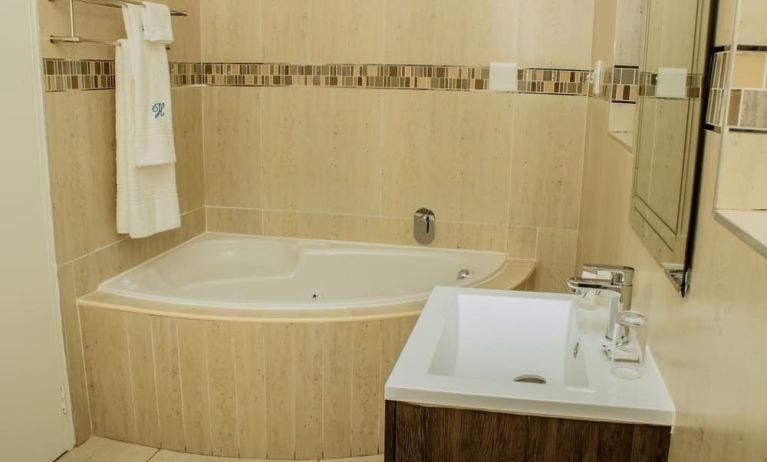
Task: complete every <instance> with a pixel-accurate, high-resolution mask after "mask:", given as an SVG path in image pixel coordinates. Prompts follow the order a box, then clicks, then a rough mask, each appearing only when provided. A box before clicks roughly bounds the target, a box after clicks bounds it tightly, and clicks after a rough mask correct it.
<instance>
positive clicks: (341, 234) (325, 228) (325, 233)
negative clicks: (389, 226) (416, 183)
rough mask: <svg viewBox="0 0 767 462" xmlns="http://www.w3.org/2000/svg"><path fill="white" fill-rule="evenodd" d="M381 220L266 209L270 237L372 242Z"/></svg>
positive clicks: (267, 230)
mask: <svg viewBox="0 0 767 462" xmlns="http://www.w3.org/2000/svg"><path fill="white" fill-rule="evenodd" d="M378 222H379V220H378V219H377V218H372V217H357V216H351V215H330V214H324V213H304V212H278V211H272V210H264V234H265V235H267V236H282V237H297V238H310V239H332V240H341V241H370V240H372V239H374V236H375V235H376V232H377V229H378Z"/></svg>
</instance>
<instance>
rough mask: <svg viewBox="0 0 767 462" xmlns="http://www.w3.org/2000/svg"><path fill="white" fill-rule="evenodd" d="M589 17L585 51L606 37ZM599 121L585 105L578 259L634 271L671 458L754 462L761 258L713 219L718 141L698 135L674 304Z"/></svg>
mask: <svg viewBox="0 0 767 462" xmlns="http://www.w3.org/2000/svg"><path fill="white" fill-rule="evenodd" d="M723 4H724V5H723V10H722V11H723V14H722V17H724V18H727V16H726V12H727V11H728V10H729V11H732V9H731V5H728V2H727V1H723ZM596 17H597V22H596V23H595V27H594V30H595V36H594V43H595V46H596V44H598V43H602V44H604V43H605V41H609V40H611V36H610V35H609V34H610V33H609V29H610V27H609V26H608V25H606V23H604V22H600V21H599V19H598V18H599V14H597V16H596ZM729 19H730V20H731V19H732V16H729ZM723 20H727V19H720V27H719V29H720V30H723V29H726V28H727V27H726V26H722V23H721V21H723ZM730 30H731V29H730ZM595 53H596V52H595ZM595 58H596V55H595ZM607 117H608V103H606V102H605V101H602V100H599V99H595V98H592V99H590V100H589V108H588V135H587V148H586V156H585V166H584V178H583V184H584V187H583V196H582V202H583V203H584V204H587V205H584V207H583V213H582V215H581V220H580V229H581V233H580V238H579V243H578V260H579V261H586V260H588V261H595V262H600V263H614V264H624V265H631V266H634V267H635V268H636V270H637V273H636V279H635V289H634V290H635V291H634V309H636V310H637V311H642V312H645V313H647V314H648V315H649V317H650V318H649V319H650V328H649V332H650V344H651V346H652V348H653V352H654V354H655V357H656V360H657V361H658V363H659V365H660V368H661V371H662V373H663V376H664V378H665V380H666V384H667V385H668V387H669V389H670V391H671V395H672V398H673V399H674V403H675V405H676V408H677V426H676V428H675V430H674V435H673V438H672V448H671V449H672V450H671V460H672V461H675V462H681V461H691V462H692V461H694V462H709V461H710V462H714V461H723V460H763V459H765V458H767V439H765V437H764V435H765V434H767V396H766V395H765V394H764V392H763V386H762V384H763V383H764V382H765V380H767V369H765V368H764V367H762V364H763V362H764V360H763V358H764V357H765V356H766V355H767V344H765V342H764V341H763V340H762V338H763V332H764V331H765V329H767V310H765V308H767V303H765V301H764V293H763V292H764V290H763V289H764V287H765V282H766V281H767V259H765V258H764V257H762V256H761V255H759V254H757V253H756V252H755V251H753V250H752V249H751V248H750V247H748V246H747V245H746V244H744V243H743V242H742V241H740V240H739V239H738V238H737V237H735V236H734V235H733V234H731V233H730V232H729V231H728V230H726V229H725V228H723V227H722V226H721V225H720V224H719V223H717V222H715V221H714V219H713V204H714V192H715V183H716V173H717V166H718V161H719V157H720V156H719V144H720V139H719V138H720V135H718V134H716V133H713V132H709V133H707V137H706V152H705V156H704V159H703V167H704V172H703V181H702V195H701V200H700V206H699V209H698V235H697V239H696V241H695V249H694V262H693V266H692V270H693V272H692V286H691V290H690V293H689V295H688V296H687V298H685V299H681V298H679V296H678V295H677V294H676V292H675V291H674V290H673V288H672V286H671V284H670V283H669V282H668V280H667V279H666V276H665V275H664V273H663V271H662V269H661V268H660V266H659V265H658V264H657V263H656V262H655V261H654V260H653V258H652V257H651V255H650V254H649V253H648V252H647V251H646V250H645V248H644V246H643V244H642V242H641V241H640V240H639V239H638V237H637V236H636V234H635V233H634V231H633V230H632V229H631V227H630V226H629V222H628V211H629V199H630V195H631V187H632V178H633V162H634V156H633V154H632V153H631V152H628V151H626V149H624V148H623V147H622V145H620V144H619V143H617V142H616V141H615V140H614V139H612V138H611V137H610V136H608V134H607ZM760 136H763V135H760Z"/></svg>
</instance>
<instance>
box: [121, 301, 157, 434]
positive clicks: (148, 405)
mask: <svg viewBox="0 0 767 462" xmlns="http://www.w3.org/2000/svg"><path fill="white" fill-rule="evenodd" d="M123 317H124V322H125V331H126V335H127V344H126V349H127V350H128V358H129V359H130V369H129V370H130V377H129V379H130V386H131V397H132V400H133V414H134V416H135V419H136V423H135V425H136V442H138V443H140V444H143V445H145V446H150V447H154V448H156V447H159V446H160V441H161V439H162V437H161V434H160V420H159V416H158V412H157V408H158V402H157V400H158V396H157V381H156V378H155V363H154V351H153V344H154V338H153V336H152V321H151V318H149V317H147V316H142V315H138V314H132V313H125V314H123ZM159 399H164V397H163V396H160V397H159Z"/></svg>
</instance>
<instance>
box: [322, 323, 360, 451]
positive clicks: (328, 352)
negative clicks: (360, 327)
mask: <svg viewBox="0 0 767 462" xmlns="http://www.w3.org/2000/svg"><path fill="white" fill-rule="evenodd" d="M326 326H327V327H326V329H327V331H326V333H325V344H324V346H323V355H324V357H326V358H334V360H333V361H332V362H331V361H326V362H324V364H323V374H322V381H323V390H324V392H323V401H322V424H323V426H324V428H325V429H326V430H325V431H324V432H323V434H322V454H323V456H324V457H326V458H332V457H350V456H351V436H350V433H349V432H347V431H343V430H342V429H347V428H349V429H350V428H352V427H351V424H352V422H351V415H352V404H351V403H352V370H353V356H352V355H353V353H352V351H353V349H354V347H353V346H352V345H353V343H352V336H353V331H352V326H351V324H348V323H332V324H327V325H326Z"/></svg>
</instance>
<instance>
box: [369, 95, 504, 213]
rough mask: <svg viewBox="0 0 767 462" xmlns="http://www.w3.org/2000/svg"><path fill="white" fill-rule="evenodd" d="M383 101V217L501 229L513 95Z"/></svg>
mask: <svg viewBox="0 0 767 462" xmlns="http://www.w3.org/2000/svg"><path fill="white" fill-rule="evenodd" d="M389 93H390V94H387V97H386V99H385V100H384V115H383V118H384V119H383V132H384V140H385V149H384V151H385V153H384V161H383V182H382V193H381V194H382V214H383V215H384V216H387V217H397V218H405V219H408V220H412V216H413V215H412V214H413V213H414V212H415V211H416V210H417V209H418V208H420V207H427V208H430V209H431V210H433V211H434V213H435V214H436V216H437V219H438V220H445V221H451V222H472V223H492V224H505V223H506V222H507V221H506V220H507V212H506V209H505V207H506V204H507V199H508V191H509V162H510V157H511V130H510V129H509V127H511V125H512V120H513V112H512V101H513V97H512V95H508V94H490V93H482V94H480V93H458V92H412V91H390V92H389Z"/></svg>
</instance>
